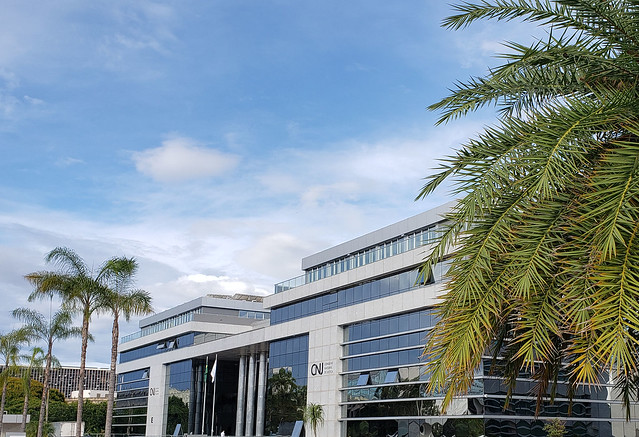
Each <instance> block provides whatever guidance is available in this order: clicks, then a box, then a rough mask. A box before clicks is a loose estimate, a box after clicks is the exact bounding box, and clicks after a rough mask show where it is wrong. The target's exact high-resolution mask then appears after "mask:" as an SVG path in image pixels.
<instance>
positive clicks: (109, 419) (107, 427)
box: [104, 311, 120, 437]
mask: <svg viewBox="0 0 639 437" xmlns="http://www.w3.org/2000/svg"><path fill="white" fill-rule="evenodd" d="M118 316H119V314H118V312H117V311H114V313H113V330H112V331H111V368H110V370H109V398H108V400H107V412H106V422H105V424H104V437H111V425H112V423H113V402H114V400H115V366H116V362H117V358H118V337H119V336H120V324H119V322H118Z"/></svg>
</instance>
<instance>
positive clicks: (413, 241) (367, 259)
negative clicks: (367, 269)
mask: <svg viewBox="0 0 639 437" xmlns="http://www.w3.org/2000/svg"><path fill="white" fill-rule="evenodd" d="M438 229H439V225H437V224H435V225H432V226H429V227H428V228H425V229H422V230H419V231H416V232H413V233H410V234H407V235H404V236H401V237H398V238H395V239H393V240H390V241H387V242H385V243H381V244H378V245H376V246H373V247H370V248H368V249H365V250H362V251H360V252H357V253H355V254H352V255H348V256H345V257H343V258H339V259H336V260H333V261H330V262H328V263H326V264H322V265H320V266H317V267H313V268H312V269H309V270H307V271H306V273H305V274H304V275H303V276H299V277H297V278H293V279H289V280H288V281H284V282H281V283H279V284H276V285H275V293H281V292H282V291H286V290H290V289H291V288H295V287H299V286H301V285H304V284H309V283H311V282H314V281H318V280H320V279H324V278H328V277H330V276H333V275H337V274H339V273H342V272H346V271H348V270H352V269H356V268H357V267H361V266H365V265H367V264H371V263H374V262H376V261H380V260H383V259H385V258H389V257H391V256H394V255H399V254H401V253H404V252H407V251H409V250H413V249H416V248H418V247H420V246H424V245H426V244H430V243H433V242H434V241H435V240H436V239H437V236H438Z"/></svg>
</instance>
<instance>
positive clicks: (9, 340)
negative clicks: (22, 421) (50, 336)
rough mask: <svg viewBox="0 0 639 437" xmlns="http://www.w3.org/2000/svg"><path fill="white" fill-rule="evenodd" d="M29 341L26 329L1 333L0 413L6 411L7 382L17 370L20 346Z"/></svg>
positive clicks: (1, 418)
mask: <svg viewBox="0 0 639 437" xmlns="http://www.w3.org/2000/svg"><path fill="white" fill-rule="evenodd" d="M28 342H29V333H28V332H27V331H26V330H25V329H24V328H21V329H16V330H14V331H11V332H8V333H6V334H0V360H2V364H3V365H4V367H3V369H2V372H0V384H2V397H1V398H0V413H4V411H5V403H6V400H7V384H8V383H9V378H10V377H11V376H12V375H13V374H14V373H15V372H16V370H17V362H18V358H19V355H20V347H22V346H23V345H25V344H27V343H28ZM2 416H4V414H0V434H2V432H3V431H2V428H3V423H2V422H3V417H2Z"/></svg>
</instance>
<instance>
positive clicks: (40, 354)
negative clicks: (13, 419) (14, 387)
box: [20, 347, 45, 432]
mask: <svg viewBox="0 0 639 437" xmlns="http://www.w3.org/2000/svg"><path fill="white" fill-rule="evenodd" d="M44 360H45V356H44V351H43V350H42V349H41V348H39V347H34V348H33V349H32V350H31V355H23V356H22V357H21V361H23V362H25V363H26V366H23V367H22V368H21V369H20V371H21V372H22V390H23V391H24V402H23V403H22V424H21V426H20V431H22V432H25V429H26V426H27V413H28V410H29V398H30V395H31V372H32V370H34V369H40V368H41V367H42V363H44Z"/></svg>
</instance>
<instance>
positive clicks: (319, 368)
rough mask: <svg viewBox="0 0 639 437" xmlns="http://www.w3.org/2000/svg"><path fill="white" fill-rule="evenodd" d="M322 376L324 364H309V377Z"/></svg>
mask: <svg viewBox="0 0 639 437" xmlns="http://www.w3.org/2000/svg"><path fill="white" fill-rule="evenodd" d="M323 374H324V363H319V364H315V363H313V364H311V375H313V376H317V375H323Z"/></svg>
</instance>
